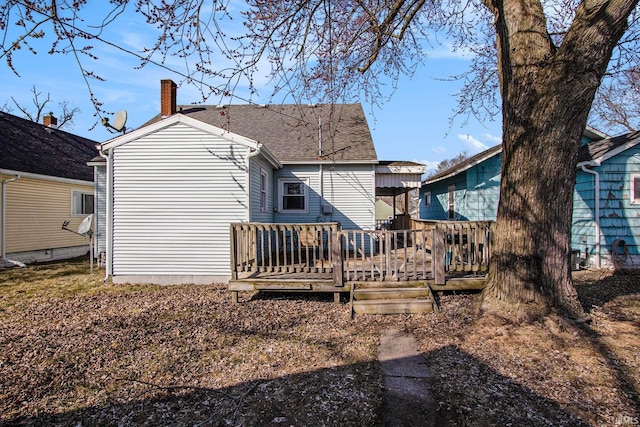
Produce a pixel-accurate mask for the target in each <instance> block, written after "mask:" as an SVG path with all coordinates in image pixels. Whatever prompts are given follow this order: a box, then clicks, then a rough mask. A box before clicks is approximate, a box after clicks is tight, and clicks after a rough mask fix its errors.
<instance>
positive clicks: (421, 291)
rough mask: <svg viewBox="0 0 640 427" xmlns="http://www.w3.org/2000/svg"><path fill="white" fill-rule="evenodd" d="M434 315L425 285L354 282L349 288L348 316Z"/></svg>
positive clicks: (430, 294) (435, 309)
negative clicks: (349, 303)
mask: <svg viewBox="0 0 640 427" xmlns="http://www.w3.org/2000/svg"><path fill="white" fill-rule="evenodd" d="M434 311H437V305H436V302H435V299H434V297H433V294H432V293H431V288H429V286H428V285H427V284H426V283H417V282H415V283H407V282H357V283H353V284H352V287H351V315H352V316H353V315H354V314H418V313H430V312H434Z"/></svg>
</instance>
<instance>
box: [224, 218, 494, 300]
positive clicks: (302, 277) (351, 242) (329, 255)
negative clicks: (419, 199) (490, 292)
mask: <svg viewBox="0 0 640 427" xmlns="http://www.w3.org/2000/svg"><path fill="white" fill-rule="evenodd" d="M490 227H491V223H490V222H486V221H485V222H456V221H414V222H413V224H412V228H411V229H410V230H341V229H340V227H339V224H338V223H314V224H265V223H236V224H232V225H231V271H232V278H231V280H230V282H229V290H230V291H231V292H232V298H233V300H234V301H237V298H238V292H239V291H256V290H257V291H280V292H282V291H285V292H286V291H292V292H332V293H334V295H335V299H336V301H339V295H340V293H345V292H348V293H349V294H350V300H351V302H352V306H353V304H354V301H355V302H356V303H357V302H358V301H360V302H362V304H361V305H362V306H363V307H364V306H369V307H373V306H375V305H376V304H377V305H380V304H381V303H380V304H378V303H375V302H371V301H372V299H371V298H370V296H367V295H377V296H378V297H380V298H382V299H383V300H391V299H395V300H396V301H399V300H400V299H403V300H406V299H407V298H405V297H407V296H408V295H418V297H417V298H416V299H418V300H422V301H418V302H415V301H404V305H398V306H397V307H399V306H403V307H405V308H400V309H398V308H396V309H395V310H396V311H397V310H400V311H401V312H407V311H402V310H409V311H408V312H413V311H411V310H413V309H414V308H415V307H418V306H420V305H421V303H422V302H424V300H425V299H429V300H430V301H431V302H430V303H429V304H431V306H432V309H433V307H434V306H433V304H432V302H433V298H432V295H431V291H432V290H433V291H448V290H464V289H481V288H482V287H484V282H485V275H486V272H487V271H488V268H489V261H490V240H491V239H490ZM433 260H438V262H433ZM369 288H376V291H375V292H369V291H368V290H367V289H369ZM409 288H411V289H409ZM416 288H422V289H423V291H420V290H416ZM425 288H426V289H428V291H429V292H428V293H429V295H431V296H430V297H429V298H426V297H425V296H424V295H425V294H424V289H425ZM367 292H369V293H367ZM391 297H393V298H391ZM363 298H364V300H363ZM365 300H366V301H367V302H366V303H364V301H365ZM429 304H422V305H424V306H425V307H426V306H428V305H429ZM364 310H365V312H366V310H367V309H364ZM391 310H394V309H391ZM374 311H375V309H374Z"/></svg>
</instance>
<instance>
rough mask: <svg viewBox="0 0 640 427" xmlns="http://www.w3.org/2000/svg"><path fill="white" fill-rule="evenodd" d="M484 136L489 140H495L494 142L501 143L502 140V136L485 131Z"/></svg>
mask: <svg viewBox="0 0 640 427" xmlns="http://www.w3.org/2000/svg"><path fill="white" fill-rule="evenodd" d="M482 138H483V139H485V140H487V141H489V142H493V143H494V144H500V143H501V142H502V137H500V136H496V135H492V134H490V133H483V134H482Z"/></svg>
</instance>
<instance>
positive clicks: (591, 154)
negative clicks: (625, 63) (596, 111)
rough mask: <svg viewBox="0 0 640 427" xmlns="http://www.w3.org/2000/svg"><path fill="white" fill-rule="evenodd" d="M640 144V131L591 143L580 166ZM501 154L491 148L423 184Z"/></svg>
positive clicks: (584, 149) (497, 148) (580, 157)
mask: <svg viewBox="0 0 640 427" xmlns="http://www.w3.org/2000/svg"><path fill="white" fill-rule="evenodd" d="M585 133H586V132H585ZM639 142H640V131H636V132H631V133H627V134H624V135H620V136H616V137H613V138H607V139H600V140H597V141H592V142H589V143H587V144H584V145H583V146H582V147H580V151H579V152H578V166H580V165H581V164H588V163H591V164H593V163H597V164H600V163H602V162H603V161H605V160H607V159H609V158H611V157H613V156H615V155H617V154H619V153H621V152H622V151H624V150H626V149H628V148H631V147H633V146H634V145H636V144H638V143H639ZM501 152H502V145H496V146H495V147H491V148H489V149H488V150H485V151H483V152H481V153H478V154H476V155H475V156H473V157H470V158H468V159H466V160H464V161H462V162H460V163H458V164H457V165H454V166H452V167H450V168H449V169H447V170H444V171H442V172H440V173H438V174H436V175H434V176H431V177H429V178H427V179H426V180H424V181H423V184H430V183H432V182H436V181H440V180H442V179H445V178H449V177H452V176H455V175H457V174H459V173H461V172H464V171H466V170H467V169H469V168H471V167H472V166H475V165H477V164H479V163H482V162H484V161H485V160H487V159H489V158H491V157H493V156H495V155H497V154H498V153H501Z"/></svg>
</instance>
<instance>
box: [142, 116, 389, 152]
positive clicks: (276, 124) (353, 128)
mask: <svg viewBox="0 0 640 427" xmlns="http://www.w3.org/2000/svg"><path fill="white" fill-rule="evenodd" d="M177 110H178V112H179V113H181V114H184V115H187V116H189V117H191V118H194V119H196V120H199V121H202V122H204V123H207V124H210V125H213V126H216V127H219V128H221V129H224V130H226V131H229V132H232V133H235V134H237V135H242V136H244V137H246V138H249V139H252V140H254V141H257V142H259V143H261V144H263V145H264V146H265V147H267V149H268V150H269V151H270V152H271V153H272V154H273V155H274V156H275V157H276V158H277V159H278V160H279V161H280V162H282V163H298V162H300V163H303V162H304V163H309V162H314V161H336V162H351V161H359V162H372V163H375V162H377V155H376V151H375V148H374V146H373V140H372V138H371V132H370V131H369V125H368V124H367V120H366V118H365V115H364V111H363V110H362V106H361V105H360V104H337V105H328V104H327V105H325V104H322V105H298V104H269V105H265V106H260V105H225V106H212V105H202V106H194V105H183V106H178V107H177ZM162 119H163V117H162V116H161V115H158V116H156V117H154V118H153V119H151V120H150V121H149V122H147V123H146V124H145V125H143V126H147V125H150V124H153V123H155V122H158V121H160V120H162Z"/></svg>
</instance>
